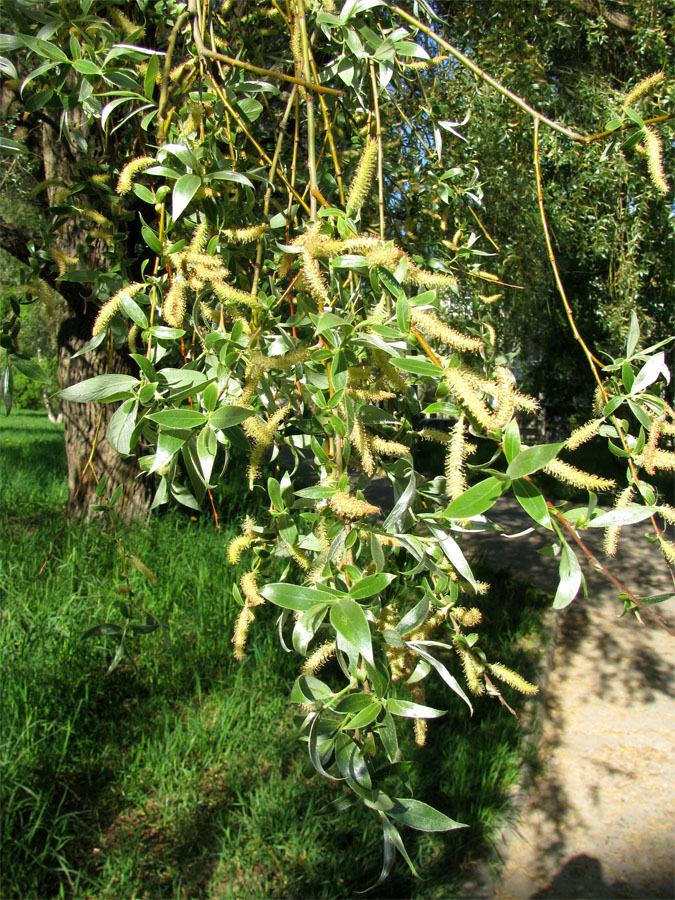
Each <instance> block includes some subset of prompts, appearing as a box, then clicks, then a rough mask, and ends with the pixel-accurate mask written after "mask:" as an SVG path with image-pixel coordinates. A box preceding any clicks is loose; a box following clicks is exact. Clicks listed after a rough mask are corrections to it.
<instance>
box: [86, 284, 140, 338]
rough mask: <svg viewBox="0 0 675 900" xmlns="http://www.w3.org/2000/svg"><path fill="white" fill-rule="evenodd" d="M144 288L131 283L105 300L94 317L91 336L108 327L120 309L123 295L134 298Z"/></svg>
mask: <svg viewBox="0 0 675 900" xmlns="http://www.w3.org/2000/svg"><path fill="white" fill-rule="evenodd" d="M144 287H145V285H144V284H143V283H142V282H133V283H132V284H128V285H127V286H126V287H123V288H122V289H121V290H119V291H118V292H117V293H116V294H115V295H114V296H112V297H111V298H110V299H109V300H106V302H105V303H104V304H103V306H102V307H101V308H100V309H99V311H98V315H97V316H96V320H95V322H94V327H93V329H92V335H93V336H94V337H96V335H97V334H100V333H101V332H102V331H104V330H105V329H106V328H107V327H108V325H109V324H110V322H111V321H112V319H113V317H114V316H115V314H116V313H118V312H119V310H120V309H121V307H122V297H124V296H125V295H126V296H127V297H135V296H136V294H138V293H139V291H142V290H143V288H144Z"/></svg>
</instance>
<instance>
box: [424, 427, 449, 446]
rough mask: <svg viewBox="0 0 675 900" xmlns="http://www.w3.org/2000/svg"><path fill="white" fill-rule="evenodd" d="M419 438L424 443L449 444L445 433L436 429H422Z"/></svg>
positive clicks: (447, 435)
mask: <svg viewBox="0 0 675 900" xmlns="http://www.w3.org/2000/svg"><path fill="white" fill-rule="evenodd" d="M420 437H421V438H422V439H423V440H425V441H433V442H434V443H436V444H449V443H450V440H451V437H450V435H449V434H448V433H447V432H445V431H439V430H438V429H437V428H423V429H422V430H421V431H420Z"/></svg>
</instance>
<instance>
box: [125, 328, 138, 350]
mask: <svg viewBox="0 0 675 900" xmlns="http://www.w3.org/2000/svg"><path fill="white" fill-rule="evenodd" d="M137 339H138V325H136V323H135V322H134V324H133V325H132V326H131V328H130V329H129V331H128V332H127V346H128V348H129V353H135V352H136V351H137V349H138V345H137Z"/></svg>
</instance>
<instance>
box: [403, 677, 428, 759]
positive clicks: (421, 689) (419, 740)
mask: <svg viewBox="0 0 675 900" xmlns="http://www.w3.org/2000/svg"><path fill="white" fill-rule="evenodd" d="M408 690H409V691H410V699H411V700H412V701H413V703H419V704H421V705H422V706H426V702H427V691H426V688H425V686H424V683H423V682H419V683H418V684H413V685H410V686H409V688H408ZM428 728H429V726H428V725H427V720H426V719H415V724H414V729H415V743H416V744H417V746H418V747H424V745H425V744H426V742H427V731H428Z"/></svg>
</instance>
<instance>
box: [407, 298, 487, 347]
mask: <svg viewBox="0 0 675 900" xmlns="http://www.w3.org/2000/svg"><path fill="white" fill-rule="evenodd" d="M410 320H411V322H413V323H414V324H415V325H416V326H417V327H418V328H419V329H420V331H423V332H424V333H425V334H427V335H429V336H430V337H434V338H436V339H437V340H439V341H441V343H443V344H446V345H447V346H448V347H452V349H453V350H463V351H464V352H467V353H478V352H480V351H481V350H482V349H483V347H484V346H485V345H484V344H483V341H482V340H481V339H480V338H477V337H470V336H469V335H468V334H462V332H461V331H456V330H455V329H454V328H451V327H450V326H449V325H446V324H445V322H443V321H441V319H439V318H438V316H437V315H436V314H435V313H433V312H431V311H429V310H426V309H412V310H411V311H410Z"/></svg>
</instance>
